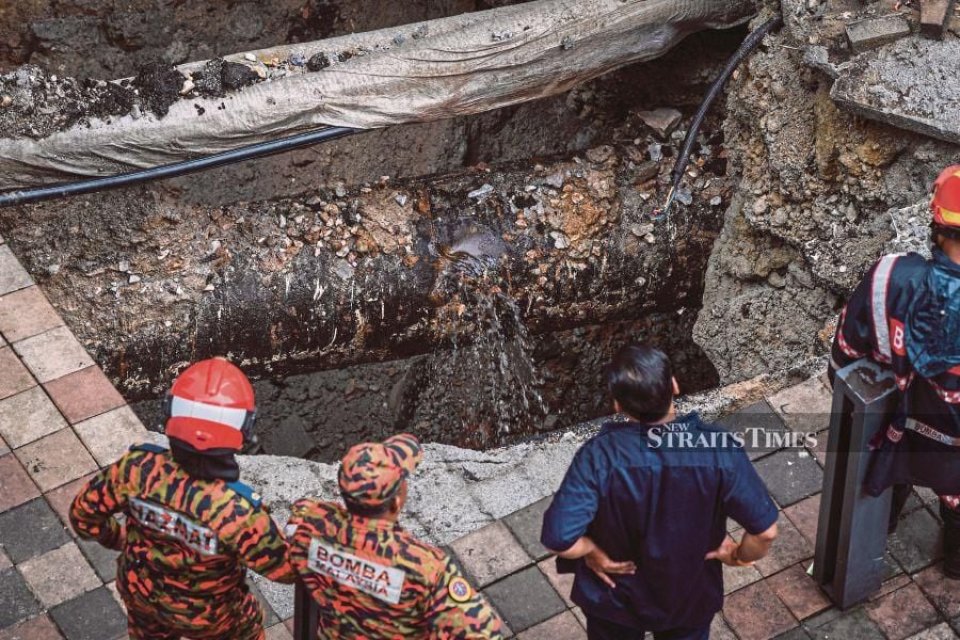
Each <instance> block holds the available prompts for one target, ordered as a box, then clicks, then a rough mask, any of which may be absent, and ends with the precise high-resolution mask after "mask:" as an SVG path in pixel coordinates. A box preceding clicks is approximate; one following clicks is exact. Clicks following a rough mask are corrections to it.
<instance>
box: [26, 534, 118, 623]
mask: <svg viewBox="0 0 960 640" xmlns="http://www.w3.org/2000/svg"><path fill="white" fill-rule="evenodd" d="M19 569H20V573H22V574H23V578H24V580H26V581H27V584H29V585H30V589H31V590H32V591H33V593H34V594H36V596H37V598H39V600H40V603H41V604H42V605H43V606H45V607H48V608H49V607H55V606H57V605H58V604H60V603H61V602H66V601H67V600H70V599H71V598H75V597H77V596H79V595H80V594H82V593H84V592H86V591H91V590H93V589H96V588H97V587H99V586H100V585H101V584H103V582H101V580H100V579H99V578H98V577H97V574H96V573H94V571H93V567H91V566H90V565H89V564H88V563H87V562H86V560H84V558H83V555H82V554H81V553H80V549H79V547H77V545H76V544H74V543H73V542H68V543H67V544H65V545H63V546H62V547H60V548H58V549H54V550H53V551H49V552H47V553H45V554H43V555H42V556H39V557H36V558H32V559H30V560H28V561H27V562H24V563H23V564H21V565H20V566H19Z"/></svg>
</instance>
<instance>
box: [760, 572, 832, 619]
mask: <svg viewBox="0 0 960 640" xmlns="http://www.w3.org/2000/svg"><path fill="white" fill-rule="evenodd" d="M767 583H768V584H769V585H770V588H771V589H772V590H773V592H774V593H775V594H777V597H778V598H780V600H781V601H782V602H783V603H784V604H785V605H786V606H787V608H788V609H789V610H790V613H792V614H793V616H794V617H795V618H797V619H798V620H804V619H806V618H809V617H810V616H812V615H814V614H816V613H820V612H821V611H823V610H824V609H827V608H829V607H830V600H828V599H827V597H826V596H825V595H824V594H823V592H822V591H820V588H819V587H817V583H816V582H814V581H813V578H811V577H810V576H809V575H807V572H806V569H805V568H804V565H802V564H795V565H793V566H792V567H789V568H787V569H784V570H783V571H781V572H780V573H778V574H776V575H774V576H771V577H770V579H769V580H767Z"/></svg>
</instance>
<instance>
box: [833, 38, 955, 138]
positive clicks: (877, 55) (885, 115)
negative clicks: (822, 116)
mask: <svg viewBox="0 0 960 640" xmlns="http://www.w3.org/2000/svg"><path fill="white" fill-rule="evenodd" d="M958 59H960V40H958V39H956V38H950V39H947V40H945V41H943V42H931V41H929V40H920V39H916V38H910V39H905V40H901V41H899V42H896V43H894V44H892V45H889V46H887V47H884V48H883V49H882V50H879V51H876V52H870V53H866V54H863V55H860V56H857V57H856V58H854V59H853V60H852V61H851V62H850V63H849V64H848V65H846V66H845V67H844V68H843V70H842V71H841V72H840V77H839V78H838V79H837V82H836V83H835V84H834V87H833V90H832V91H831V92H830V96H831V97H832V98H833V99H834V100H835V101H836V102H837V103H838V104H840V105H842V106H843V107H845V108H846V109H849V110H850V111H852V112H854V113H856V114H858V115H862V116H864V117H867V118H870V119H871V120H877V121H879V122H883V123H886V124H890V125H893V126H896V127H900V128H902V129H906V130H908V131H915V132H917V133H921V134H923V135H928V136H932V137H934V138H939V139H940V140H945V141H947V142H951V143H953V144H960V100H958V99H957V96H960V74H958V73H957V64H956V61H957V60H958Z"/></svg>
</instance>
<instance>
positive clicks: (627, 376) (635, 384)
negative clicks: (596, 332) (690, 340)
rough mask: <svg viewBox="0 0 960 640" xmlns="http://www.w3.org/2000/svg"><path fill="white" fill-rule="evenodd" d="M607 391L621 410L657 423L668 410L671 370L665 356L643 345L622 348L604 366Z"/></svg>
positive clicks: (644, 420)
mask: <svg viewBox="0 0 960 640" xmlns="http://www.w3.org/2000/svg"><path fill="white" fill-rule="evenodd" d="M606 379H607V390H608V391H609V392H610V395H611V396H613V399H614V400H616V401H617V402H619V403H620V408H621V409H622V410H623V412H624V413H626V414H627V415H629V416H630V417H631V418H633V419H634V420H638V421H639V422H656V421H658V420H660V419H662V418H663V417H664V416H665V415H667V412H668V411H670V403H671V402H672V401H673V372H672V370H671V367H670V359H669V358H667V355H666V354H665V353H664V352H663V351H660V350H659V349H655V348H653V347H651V346H649V345H646V344H632V345H629V346H627V347H624V348H623V349H621V350H620V352H619V353H617V355H615V356H614V357H613V360H612V361H611V362H610V364H609V365H607V369H606Z"/></svg>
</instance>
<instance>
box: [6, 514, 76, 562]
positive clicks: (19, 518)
mask: <svg viewBox="0 0 960 640" xmlns="http://www.w3.org/2000/svg"><path fill="white" fill-rule="evenodd" d="M69 541H70V536H69V535H67V532H66V531H65V530H64V528H63V524H62V523H61V522H60V519H59V518H58V517H57V514H55V513H54V512H53V510H52V509H51V508H50V506H49V505H48V504H47V501H46V500H44V499H43V498H37V499H35V500H31V501H30V502H28V503H26V504H22V505H20V506H19V507H15V508H13V509H10V510H9V511H5V512H4V513H0V545H2V546H3V548H4V551H6V553H7V555H8V556H9V557H10V560H12V561H13V562H14V563H15V564H20V563H22V562H25V561H27V560H29V559H30V558H36V557H37V556H40V555H43V554H44V553H46V552H47V551H53V550H54V549H56V548H57V547H60V546H61V545H64V544H66V543H67V542H69Z"/></svg>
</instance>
